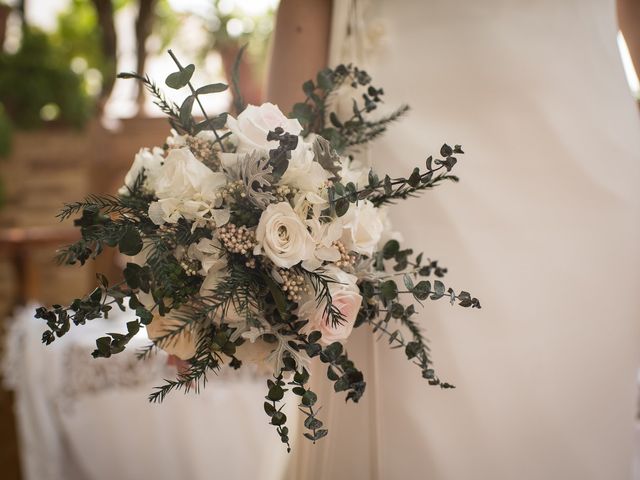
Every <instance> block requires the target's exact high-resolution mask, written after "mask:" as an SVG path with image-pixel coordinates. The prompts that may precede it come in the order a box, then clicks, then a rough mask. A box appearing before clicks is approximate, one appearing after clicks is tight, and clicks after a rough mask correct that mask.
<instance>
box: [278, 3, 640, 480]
mask: <svg viewBox="0 0 640 480" xmlns="http://www.w3.org/2000/svg"><path fill="white" fill-rule="evenodd" d="M334 7H335V8H334V16H335V18H334V29H333V34H332V39H333V45H332V63H333V64H335V63H338V62H340V61H350V60H355V61H365V67H366V68H367V70H368V71H369V72H370V73H371V75H372V77H373V79H374V84H375V85H376V86H381V87H383V88H384V89H385V101H386V103H387V104H388V105H391V106H394V105H399V104H401V103H403V102H407V103H409V104H410V105H411V107H412V110H411V112H410V113H409V115H408V116H407V118H405V119H404V120H403V121H402V122H400V123H399V124H398V125H395V126H392V127H390V129H389V131H388V133H387V134H386V137H385V138H384V139H383V140H381V141H377V142H376V143H375V144H374V147H373V148H371V149H370V153H371V158H372V161H373V164H374V166H375V167H376V168H377V169H378V171H383V172H385V171H388V172H389V173H390V174H391V175H392V176H397V175H408V173H409V172H410V171H411V169H412V168H413V167H414V166H415V165H419V164H422V162H424V159H425V158H426V157H427V156H428V155H429V154H437V152H438V151H439V147H440V145H441V144H442V142H444V141H446V142H448V143H450V144H454V143H461V144H463V146H464V149H465V151H466V152H467V154H466V155H464V156H462V157H461V158H460V163H459V164H458V166H457V167H456V171H457V174H458V175H460V176H461V178H462V181H461V183H459V184H448V185H445V186H442V187H440V188H439V189H437V190H434V191H432V192H428V193H426V194H425V195H424V196H423V197H422V198H420V199H412V200H411V201H408V202H405V203H403V204H402V206H400V207H396V208H392V218H393V220H394V223H395V227H396V228H398V229H399V230H401V231H402V232H403V233H404V236H405V240H406V242H405V243H406V245H407V246H410V247H412V248H415V249H417V250H425V253H426V255H427V256H429V257H432V258H436V259H439V260H440V261H441V263H442V264H443V265H444V266H446V267H448V268H449V272H450V273H449V274H448V275H447V278H446V281H447V283H450V284H451V285H452V286H454V287H458V288H464V289H468V290H470V291H471V292H472V293H473V294H474V295H476V296H478V297H479V298H480V299H481V300H482V303H483V309H482V310H481V311H470V310H465V309H460V308H454V307H451V306H450V305H448V304H447V303H446V302H439V303H430V302H428V303H427V304H426V308H425V310H424V313H423V314H422V316H421V321H422V324H423V325H424V327H425V329H426V331H427V334H428V336H429V337H430V338H431V340H432V352H433V358H434V360H435V362H436V368H437V371H438V373H439V375H440V376H441V378H443V379H445V380H447V381H450V382H452V383H454V384H456V385H457V387H458V388H457V389H455V390H447V391H441V390H439V389H435V388H432V387H429V386H428V385H427V384H426V382H424V381H423V380H422V379H421V378H420V374H419V371H417V369H416V368H415V367H414V366H413V365H411V364H410V363H409V362H407V361H406V359H405V358H404V356H403V355H402V352H401V351H397V350H396V351H390V350H389V349H388V348H387V345H386V343H385V342H380V343H379V344H374V343H373V342H372V340H371V338H370V336H369V334H368V332H357V333H356V336H355V337H354V338H353V339H350V341H349V344H348V345H347V347H348V350H349V352H350V354H351V355H352V356H354V357H355V359H356V360H357V361H358V362H359V365H360V366H361V367H362V368H363V370H364V373H365V376H366V377H367V381H368V384H367V392H366V393H365V398H364V399H363V400H362V404H361V405H358V406H354V405H352V404H346V405H345V404H344V402H342V401H341V400H331V399H328V398H329V397H331V396H332V395H333V393H332V392H331V391H330V388H328V387H327V388H326V389H325V391H322V392H321V395H320V400H319V402H320V403H325V404H326V405H327V406H326V408H325V409H324V410H323V412H322V414H321V415H320V417H323V419H326V420H327V423H328V424H327V426H328V428H329V435H328V437H327V438H326V440H322V441H321V442H320V443H319V444H318V445H316V446H315V447H314V446H311V445H309V446H307V445H303V446H302V447H300V448H298V449H297V450H296V455H297V457H296V459H295V462H294V463H293V465H292V468H291V471H290V478H292V479H293V478H305V479H332V480H341V479H356V478H357V479H368V478H371V479H396V478H428V479H430V480H467V479H474V480H512V479H515V478H517V479H520V480H539V479H559V480H601V479H616V480H617V479H620V480H622V479H628V478H631V470H632V464H633V446H634V419H635V413H636V406H637V397H636V395H637V386H636V381H635V378H636V371H637V368H638V366H639V365H640V299H639V298H638V291H640V188H639V185H640V121H639V117H638V111H637V106H636V105H635V102H634V100H633V99H632V97H631V95H630V92H629V89H628V86H627V85H626V82H625V78H624V73H623V68H622V65H621V61H620V58H619V53H618V50H617V45H616V33H617V26H616V19H615V5H614V0H536V1H530V0H510V1H505V0H484V1H472V0H401V1H394V2H389V1H382V0H380V1H372V2H354V1H344V2H342V1H340V2H334ZM347 25H348V26H349V28H347V27H346V26H347ZM348 32H350V35H349V33H348ZM381 36H382V38H380V37H381ZM363 328H366V327H363Z"/></svg>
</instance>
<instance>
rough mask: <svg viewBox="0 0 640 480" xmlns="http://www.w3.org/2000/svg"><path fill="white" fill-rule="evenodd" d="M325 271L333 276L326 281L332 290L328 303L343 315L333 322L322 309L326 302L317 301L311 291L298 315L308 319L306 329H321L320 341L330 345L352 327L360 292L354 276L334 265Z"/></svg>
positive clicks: (344, 335)
mask: <svg viewBox="0 0 640 480" xmlns="http://www.w3.org/2000/svg"><path fill="white" fill-rule="evenodd" d="M326 274H327V275H328V276H329V277H331V278H332V279H333V280H335V283H330V284H329V292H330V293H331V303H332V304H333V306H334V307H336V308H337V309H338V310H339V311H340V313H341V314H342V316H343V320H342V322H341V323H340V324H337V325H335V326H334V325H332V324H331V323H332V322H331V320H330V319H329V318H327V315H326V313H325V307H326V302H321V303H320V304H319V305H318V302H317V300H316V298H315V297H314V296H312V295H310V296H309V297H308V299H307V300H306V301H305V302H304V303H302V305H301V306H300V308H299V310H298V316H299V317H300V318H301V319H305V320H309V323H308V324H307V325H306V326H305V331H306V332H307V333H308V332H311V331H313V330H318V331H320V332H321V333H322V338H321V339H320V342H321V343H323V344H325V345H329V344H331V343H333V342H340V341H344V340H346V339H347V338H348V337H349V335H351V332H352V331H353V325H354V323H355V321H356V318H357V317H358V312H359V311H360V306H361V305H362V296H361V295H360V290H359V289H358V286H357V285H356V277H354V276H353V275H350V274H348V273H346V272H344V271H343V270H340V269H339V268H337V267H335V266H327V267H326Z"/></svg>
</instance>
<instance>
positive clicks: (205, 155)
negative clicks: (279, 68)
mask: <svg viewBox="0 0 640 480" xmlns="http://www.w3.org/2000/svg"><path fill="white" fill-rule="evenodd" d="M170 53H171V52H170ZM171 55H172V57H173V59H174V61H175V63H176V66H177V70H176V72H174V73H172V74H171V75H169V76H168V77H167V79H166V81H165V83H166V85H167V86H168V87H170V88H173V89H177V90H181V89H185V90H186V91H187V93H188V95H187V97H186V98H185V100H184V101H183V102H182V104H181V105H180V106H178V105H175V104H173V103H170V102H168V101H166V100H165V99H164V97H163V95H162V93H161V91H160V89H159V88H158V87H157V85H156V84H155V83H153V82H152V81H151V80H150V79H149V78H148V77H144V76H140V75H138V74H133V73H131V74H129V73H127V74H121V75H120V76H121V77H123V78H135V79H137V80H139V81H141V82H142V83H143V84H144V85H145V86H146V87H147V88H148V89H149V91H150V92H151V93H152V95H153V96H154V97H155V99H156V103H157V104H158V106H159V107H160V108H161V109H162V111H163V112H165V113H166V114H167V116H168V118H169V121H170V123H171V125H172V127H173V131H172V133H171V136H169V138H167V140H166V143H165V145H163V146H162V147H154V148H152V149H142V150H140V152H139V153H138V154H137V155H136V157H135V160H134V163H133V166H132V167H131V170H130V171H129V173H128V174H127V176H126V178H125V181H124V185H123V187H122V188H121V189H120V191H119V193H118V195H117V196H91V197H88V198H86V199H85V200H83V201H81V202H77V203H73V204H68V205H66V206H65V207H64V209H63V210H62V212H61V213H60V218H61V219H62V220H65V219H67V218H69V217H72V216H75V215H79V218H78V219H76V220H75V224H76V225H77V226H78V227H79V228H80V230H81V233H82V238H81V240H79V241H78V242H76V243H74V244H72V245H69V246H67V247H66V248H64V249H63V250H61V252H60V256H59V259H60V261H61V262H64V263H66V264H75V263H78V262H79V263H80V264H84V263H85V262H86V261H87V260H88V259H90V258H94V257H96V256H97V255H99V254H100V253H101V252H102V251H103V250H104V248H105V247H114V248H118V249H119V251H120V252H121V253H122V254H123V255H126V256H128V257H129V258H130V259H129V261H128V263H127V265H126V268H125V269H124V281H122V282H121V283H118V284H115V285H110V284H109V282H108V281H107V279H106V278H105V277H104V276H101V275H99V276H98V286H97V288H96V289H95V290H94V291H93V292H92V293H91V294H89V295H88V296H86V297H85V298H81V299H77V300H75V301H74V302H73V303H72V304H71V305H70V306H68V307H62V306H60V305H54V306H53V307H52V308H40V309H39V310H38V312H37V316H38V317H39V318H42V319H44V320H45V321H46V323H47V327H48V329H47V330H46V331H45V332H44V334H43V341H44V342H45V343H47V344H49V343H51V342H53V341H54V340H55V339H56V338H58V337H61V336H63V335H64V334H65V333H66V332H67V331H68V330H69V328H70V325H71V323H73V324H75V325H80V324H84V323H85V322H87V321H89V320H92V319H94V318H99V317H103V316H104V317H106V316H107V315H108V314H109V312H110V311H111V309H112V308H114V307H119V308H120V309H123V310H124V309H125V308H126V307H127V306H128V307H129V308H130V309H133V310H135V312H136V314H137V319H136V320H134V321H131V322H129V323H128V324H127V325H126V328H127V331H126V332H122V333H109V334H107V335H106V336H104V337H101V338H98V339H97V341H96V349H95V351H94V352H93V356H94V357H110V356H111V355H115V354H117V353H119V352H122V351H123V350H124V349H125V348H126V345H127V343H128V342H129V341H130V340H131V339H132V338H133V336H134V335H136V334H137V333H138V331H139V330H140V329H141V328H146V330H147V333H148V335H149V338H150V339H151V341H152V342H151V343H150V345H149V346H148V348H145V349H144V350H142V351H141V352H139V356H140V357H141V358H144V357H146V356H147V355H149V354H151V353H152V352H153V351H155V350H156V349H158V348H160V349H163V350H166V351H167V352H169V353H171V354H174V355H177V356H178V357H180V358H182V359H184V360H186V362H187V365H188V368H186V369H185V370H184V371H182V372H180V373H179V374H178V375H177V378H175V379H174V380H169V381H166V383H165V384H164V385H162V386H160V387H157V388H156V389H155V391H154V392H153V393H152V394H151V395H150V399H151V400H152V401H161V400H162V399H163V398H164V397H165V396H166V395H167V394H168V393H169V392H171V391H173V390H184V391H190V390H196V391H198V390H199V389H200V388H201V386H203V385H204V384H205V383H206V381H207V378H208V377H207V375H208V374H209V373H210V372H215V371H217V370H219V369H220V368H222V366H223V365H225V364H226V365H228V366H230V367H232V368H235V369H237V368H241V367H242V366H243V365H245V364H248V363H255V364H258V365H259V366H260V367H261V368H262V369H267V370H268V371H269V372H270V374H271V378H270V379H269V380H267V387H268V390H267V394H266V401H265V402H264V410H265V412H266V414H267V415H268V416H269V418H270V422H271V424H272V425H274V426H275V427H276V429H277V433H278V434H279V436H280V438H281V440H282V442H284V443H285V444H287V447H288V445H289V430H288V428H287V426H286V421H287V418H286V415H285V413H284V412H283V405H284V404H283V401H284V397H285V395H286V394H287V393H289V394H292V395H294V396H295V397H294V398H297V401H298V403H299V407H300V410H301V411H302V412H304V414H305V416H306V417H305V418H306V419H305V421H304V426H305V428H306V429H307V431H306V432H305V433H304V436H305V437H307V438H308V439H310V440H311V441H313V442H315V441H317V440H318V439H320V438H322V437H324V436H325V435H326V434H327V429H326V428H323V423H322V421H321V420H320V419H319V418H318V417H317V412H318V407H317V405H316V404H317V401H318V399H317V395H316V394H315V393H314V392H313V391H312V390H311V388H310V386H309V378H310V373H309V372H310V368H309V364H310V362H311V361H312V360H313V359H314V358H315V359H316V361H320V362H322V363H324V364H326V367H327V369H326V374H327V377H328V378H329V380H330V381H331V382H333V385H334V389H335V391H336V392H345V393H346V399H347V400H351V401H353V402H358V400H359V399H360V398H361V397H362V395H363V394H364V392H365V387H366V382H365V379H364V377H363V375H362V372H361V371H360V370H359V369H358V368H357V366H356V365H355V364H354V363H353V361H352V360H351V359H350V358H349V356H348V353H347V350H346V348H345V347H346V345H348V342H347V340H348V338H349V336H350V334H351V333H352V331H353V329H354V328H367V329H370V332H371V333H372V334H376V333H379V334H381V335H384V336H386V337H387V340H388V343H389V345H390V346H391V348H397V349H401V350H403V351H404V354H405V355H406V357H407V359H408V360H410V361H411V362H412V363H414V364H416V365H417V366H418V367H419V368H420V371H421V373H422V376H423V377H424V378H425V379H426V380H427V381H428V383H429V384H431V385H437V386H440V387H442V388H450V387H452V385H450V384H449V383H447V382H444V381H442V380H441V379H440V378H439V377H438V375H437V374H436V373H435V371H434V368H433V364H432V360H431V356H430V353H429V348H428V346H427V343H426V340H425V338H424V336H423V334H422V332H421V329H420V326H419V324H418V322H417V321H416V308H415V305H416V304H418V305H422V304H423V303H424V302H426V301H428V300H439V299H445V300H447V301H450V302H451V303H452V304H458V305H460V306H462V307H474V308H480V303H479V302H478V300H477V299H476V298H474V297H473V296H472V295H470V294H469V293H468V292H465V291H459V292H457V291H454V290H453V289H452V288H447V287H446V286H445V285H444V283H443V282H442V280H441V278H442V277H443V276H444V275H445V273H446V269H445V268H442V267H441V266H440V265H438V263H437V262H436V261H433V260H428V259H426V258H425V256H424V255H423V254H421V253H420V254H414V252H413V250H412V249H410V248H405V247H404V246H403V245H402V244H401V240H400V239H401V237H400V235H399V234H398V233H397V232H394V231H393V230H392V228H391V225H390V223H389V221H388V219H387V210H386V208H387V207H386V205H388V204H392V203H395V202H397V201H399V200H403V199H406V198H408V197H411V196H415V195H417V194H419V193H421V192H423V191H425V190H428V189H430V188H433V187H434V186H436V185H438V184H440V183H442V182H444V181H448V180H451V181H456V180H457V178H456V177H455V176H453V175H452V174H451V173H450V172H451V170H452V169H453V168H454V166H455V165H456V162H457V160H458V158H459V156H460V155H462V154H463V151H462V148H461V147H460V146H459V145H456V146H454V147H450V146H448V145H446V144H445V145H443V146H442V148H441V150H440V152H439V153H440V155H439V157H431V156H430V157H428V158H427V159H426V162H425V164H424V167H422V168H419V167H416V168H414V169H413V170H412V171H411V172H409V173H408V176H407V177H406V178H405V177H402V178H391V177H390V176H389V175H379V174H377V173H376V172H374V171H373V170H371V169H369V168H364V167H358V165H359V163H358V160H357V157H356V155H355V152H356V151H357V149H358V148H359V146H361V145H363V144H366V143H368V142H370V141H372V140H374V139H375V138H376V137H378V136H380V135H381V134H383V133H384V132H385V131H386V129H387V127H388V125H389V123H390V122H392V121H394V120H396V119H397V118H398V117H400V116H401V115H402V114H403V113H405V112H406V111H407V107H406V106H403V107H401V108H399V109H398V110H396V111H395V112H393V113H392V114H391V115H387V116H378V117H376V116H375V113H376V110H377V108H378V105H379V104H380V102H381V101H382V96H383V91H382V89H380V88H376V87H374V86H373V85H372V84H371V78H370V77H369V75H368V74H367V73H366V72H365V71H363V70H360V69H358V68H357V67H355V66H353V65H339V66H338V67H336V68H335V69H325V70H322V71H321V72H320V73H318V75H317V78H316V79H315V80H314V81H311V80H310V81H308V82H306V83H305V84H304V85H303V92H304V95H305V98H304V101H302V102H300V103H298V104H296V105H295V107H294V109H293V114H292V116H291V118H288V117H286V116H285V115H283V114H282V112H280V110H279V109H278V108H277V107H276V106H275V105H272V104H270V103H265V104H263V105H261V106H253V105H248V106H245V105H243V104H242V97H241V95H240V92H235V93H236V94H235V98H236V99H237V103H236V105H235V107H236V110H237V116H235V117H234V116H232V115H230V114H228V113H221V114H217V115H209V114H208V113H207V112H206V111H205V110H204V108H203V107H202V103H201V101H200V97H202V96H203V95H210V94H215V93H217V92H221V91H223V90H225V89H227V88H228V87H227V85H224V84H220V83H214V84H210V85H205V86H202V87H198V88H196V87H195V86H194V85H193V84H192V83H191V77H192V75H193V72H194V70H195V67H194V66H193V65H191V64H190V65H186V66H182V65H181V64H180V62H179V61H178V59H177V58H176V57H175V56H174V55H173V54H172V53H171ZM232 83H233V84H235V85H237V82H235V81H234V82H232ZM345 104H346V105H347V106H348V107H347V109H346V113H345V112H344V110H345V108H344V105H345ZM195 107H197V112H198V113H199V114H200V115H201V118H196V117H195V116H194V113H193V110H194V108H195Z"/></svg>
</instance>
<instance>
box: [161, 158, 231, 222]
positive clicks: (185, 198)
mask: <svg viewBox="0 0 640 480" xmlns="http://www.w3.org/2000/svg"><path fill="white" fill-rule="evenodd" d="M226 183H227V179H226V176H225V175H224V174H223V173H220V172H214V171H212V170H211V169H209V168H208V167H207V166H206V165H204V164H203V163H202V162H200V161H199V160H198V159H196V157H195V156H194V155H193V153H191V150H189V149H188V148H177V149H174V150H171V151H170V152H169V155H167V158H166V159H165V162H164V165H163V166H162V167H161V168H160V170H159V171H158V175H157V178H156V179H155V184H154V186H153V189H154V190H155V193H156V196H157V197H158V201H156V202H153V203H152V204H151V205H150V206H149V218H151V220H152V221H153V222H154V223H155V224H157V225H162V224H163V223H165V222H169V223H175V222H177V221H178V219H180V218H185V219H187V220H193V221H196V224H197V225H203V224H206V221H207V219H209V218H211V219H213V221H214V222H215V223H216V225H223V224H224V223H226V222H227V221H228V220H229V211H228V210H227V209H217V208H216V206H217V204H219V203H220V202H221V200H220V199H219V198H217V197H216V194H217V193H218V191H219V190H220V189H221V188H223V187H224V186H225V185H226Z"/></svg>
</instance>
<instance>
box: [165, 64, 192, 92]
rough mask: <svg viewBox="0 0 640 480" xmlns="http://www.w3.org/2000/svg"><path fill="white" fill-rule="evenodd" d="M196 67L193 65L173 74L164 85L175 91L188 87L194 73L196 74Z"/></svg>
mask: <svg viewBox="0 0 640 480" xmlns="http://www.w3.org/2000/svg"><path fill="white" fill-rule="evenodd" d="M195 70H196V67H195V65H193V64H192V63H190V64H189V65H187V66H186V67H184V68H183V69H181V70H179V71H177V72H173V73H171V74H169V76H167V78H166V79H165V81H164V83H165V84H166V85H167V87H169V88H173V89H175V90H179V89H181V88H182V87H184V86H186V85H187V84H188V83H189V82H190V81H191V77H192V76H193V72H195Z"/></svg>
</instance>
